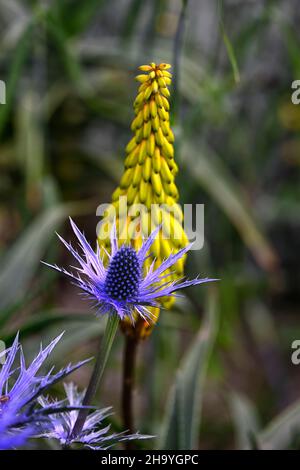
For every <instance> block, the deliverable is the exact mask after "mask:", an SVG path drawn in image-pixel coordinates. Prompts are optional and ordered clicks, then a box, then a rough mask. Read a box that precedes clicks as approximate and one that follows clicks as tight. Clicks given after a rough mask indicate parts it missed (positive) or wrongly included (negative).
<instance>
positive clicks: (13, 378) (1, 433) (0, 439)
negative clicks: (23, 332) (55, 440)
mask: <svg viewBox="0 0 300 470" xmlns="http://www.w3.org/2000/svg"><path fill="white" fill-rule="evenodd" d="M61 336H62V335H60V336H58V337H57V338H55V339H54V340H53V341H52V342H51V343H50V344H49V345H48V346H47V347H46V348H42V347H41V349H40V351H39V353H38V354H37V356H36V357H35V358H34V359H33V361H32V362H31V364H29V365H28V367H27V366H26V363H25V358H24V354H23V351H22V347H21V345H20V343H19V339H18V335H17V336H16V338H15V340H14V343H13V345H12V346H11V348H9V349H7V350H5V351H4V352H3V353H2V354H1V356H2V355H5V356H6V360H5V362H4V364H3V366H2V368H1V370H0V449H9V448H13V447H18V446H20V445H22V444H23V443H24V442H25V441H26V439H27V438H28V437H30V436H32V435H33V434H34V433H35V432H36V429H37V426H38V425H39V423H40V422H42V421H44V420H45V419H47V416H48V414H49V413H53V412H54V411H57V412H58V411H59V410H58V409H56V408H55V409H54V408H53V407H48V408H43V409H41V408H40V407H39V406H38V402H37V399H38V397H39V396H40V395H41V394H42V393H44V392H45V391H46V390H47V389H48V388H49V387H50V386H51V385H53V384H54V383H56V382H58V381H59V380H60V379H62V378H64V377H66V376H67V375H69V374H70V373H71V372H73V371H74V370H76V369H77V368H78V367H80V366H81V365H83V364H84V363H85V362H86V361H83V362H80V363H78V364H75V365H68V366H67V367H65V368H63V369H61V370H60V371H59V372H57V373H55V374H52V371H53V368H52V369H50V371H49V372H48V373H47V374H46V375H38V372H39V370H40V369H41V367H42V366H43V364H44V362H45V361H46V359H47V358H48V356H49V355H50V353H51V352H52V350H53V349H54V347H55V346H56V344H57V343H58V341H59V340H60V338H61Z"/></svg>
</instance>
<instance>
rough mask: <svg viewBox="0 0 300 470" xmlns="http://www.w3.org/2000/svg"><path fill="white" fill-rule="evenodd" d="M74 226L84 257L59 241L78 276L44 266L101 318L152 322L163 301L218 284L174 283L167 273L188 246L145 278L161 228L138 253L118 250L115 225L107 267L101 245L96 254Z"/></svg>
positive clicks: (152, 266) (192, 281)
mask: <svg viewBox="0 0 300 470" xmlns="http://www.w3.org/2000/svg"><path fill="white" fill-rule="evenodd" d="M70 222H71V226H72V229H73V231H74V233H75V235H76V237H77V240H78V242H79V243H78V245H79V249H80V253H79V252H78V251H76V250H75V249H74V248H73V246H72V245H71V243H68V242H66V241H65V240H64V239H63V238H62V237H61V236H60V235H58V237H59V239H60V240H61V242H62V243H63V244H64V245H65V246H66V248H67V249H68V250H69V251H70V252H71V254H72V255H73V256H74V258H75V259H76V261H77V262H78V264H79V266H77V267H74V269H75V271H74V272H69V271H67V270H66V269H64V268H61V267H59V266H57V265H51V264H48V263H44V264H45V265H46V266H49V267H50V268H53V269H55V270H57V271H59V272H61V273H63V274H65V275H66V276H68V277H69V278H71V279H72V281H73V283H74V284H75V285H77V286H78V287H79V288H80V289H81V290H82V291H83V292H84V293H85V294H86V295H87V296H88V297H89V298H91V299H92V300H93V301H94V302H95V306H96V308H97V314H99V315H102V314H107V313H108V314H111V313H116V314H117V315H118V316H119V317H120V319H121V320H123V319H124V318H125V317H129V318H131V320H132V322H134V318H135V315H134V314H135V313H137V314H138V315H140V316H141V317H142V318H143V319H144V320H147V321H148V320H151V315H152V314H151V312H150V310H149V309H148V308H147V307H149V306H151V307H158V306H159V303H158V301H159V299H160V298H161V297H166V296H171V297H174V296H178V294H177V291H178V290H180V289H184V288H186V287H189V286H195V285H198V284H204V283H206V282H211V281H215V280H216V279H208V278H205V279H199V278H198V277H197V278H196V279H192V280H183V279H179V280H176V281H174V280H170V272H168V274H166V271H167V270H170V268H172V266H173V265H174V264H175V263H176V262H177V261H178V260H179V259H180V258H182V257H183V256H184V255H185V253H187V252H188V251H189V250H190V248H191V246H192V245H188V246H186V247H185V248H183V249H181V250H180V251H178V252H177V253H176V254H171V255H170V256H169V257H168V258H166V259H165V260H163V261H162V263H161V264H160V266H159V267H158V268H157V269H154V265H155V261H153V263H152V264H151V266H150V268H149V269H148V271H147V273H146V274H144V271H143V266H144V262H145V260H146V259H147V258H148V256H149V255H148V253H149V251H151V246H152V244H153V242H154V240H155V237H156V236H157V234H158V232H159V230H160V228H161V227H158V228H157V229H156V230H154V231H153V232H152V234H151V235H150V236H149V238H148V239H147V240H145V241H144V243H143V245H142V247H141V248H140V250H139V251H138V252H136V251H135V250H134V249H133V248H132V247H130V246H127V245H122V246H121V247H120V248H118V240H117V234H116V225H115V224H113V228H112V231H111V236H110V241H111V253H110V254H109V253H106V254H107V256H108V258H109V261H108V266H107V267H105V266H104V263H103V258H102V257H101V255H100V248H99V245H98V244H97V248H96V251H94V250H93V249H92V247H91V245H90V244H89V243H88V241H87V239H86V237H85V236H84V234H83V233H81V232H80V230H79V229H78V227H77V225H76V224H75V223H74V222H73V220H72V219H71V218H70Z"/></svg>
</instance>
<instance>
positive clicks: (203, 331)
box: [159, 287, 217, 450]
mask: <svg viewBox="0 0 300 470" xmlns="http://www.w3.org/2000/svg"><path fill="white" fill-rule="evenodd" d="M208 302H209V303H208V308H207V314H206V317H205V319H204V324H203V326H202V327H201V328H200V330H199V332H198V334H197V335H196V338H195V340H194V341H193V343H192V345H191V347H190V348H189V349H188V351H187V353H186V355H185V357H184V358H183V360H182V363H181V365H180V366H179V369H178V371H177V373H176V378H175V382H174V384H173V387H172V388H171V391H170V394H169V396H168V398H167V409H166V414H165V418H164V423H163V429H162V433H161V440H160V443H159V448H160V449H172V450H179V449H184V450H189V449H195V448H197V444H198V430H199V427H200V419H201V404H202V399H203V388H204V381H205V377H206V373H207V368H208V363H209V359H210V354H211V350H212V346H213V343H214V340H215V336H216V329H217V295H216V290H215V288H214V287H210V288H209V295H208Z"/></svg>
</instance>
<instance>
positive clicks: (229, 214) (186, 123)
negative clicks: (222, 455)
mask: <svg viewBox="0 0 300 470" xmlns="http://www.w3.org/2000/svg"><path fill="white" fill-rule="evenodd" d="M182 5H184V6H185V8H186V10H185V18H184V28H183V30H182V37H181V42H180V43H179V46H180V47H177V48H176V47H175V48H174V41H175V38H176V31H177V26H178V19H179V18H180V14H181V8H182ZM220 6H221V8H220ZM297 6H298V2H297V0H287V1H283V0H282V1H280V0H277V1H276V0H268V1H263V2H252V1H243V0H237V1H235V2H231V1H229V0H228V1H224V2H222V4H221V5H220V2H217V1H216V2H213V1H209V0H205V1H204V0H203V1H201V2H198V1H197V0H190V1H188V2H183V3H182V2H181V1H180V0H164V1H156V0H148V1H145V0H144V1H142V0H124V1H122V2H121V1H116V0H114V1H111V0H110V1H108V0H85V1H84V2H78V1H75V0H60V1H57V0H53V1H52V2H39V1H29V0H28V1H25V0H24V1H21V0H10V1H8V0H2V1H0V26H1V47H0V79H2V80H4V81H5V83H6V104H5V105H0V137H1V141H0V170H1V171H0V257H1V272H0V338H1V339H2V338H3V339H5V340H6V341H7V342H9V341H11V339H12V337H13V335H14V334H15V332H16V331H17V330H18V329H20V330H21V339H23V340H24V342H25V344H26V346H27V348H28V351H29V353H30V351H31V350H34V349H35V348H36V345H37V343H38V342H39V341H40V340H41V338H43V340H45V341H46V340H47V338H49V337H50V336H54V335H55V334H56V332H58V331H61V330H62V329H65V330H66V334H65V339H64V341H63V344H62V347H61V349H60V350H59V353H58V354H57V366H59V365H61V361H62V357H63V358H64V360H66V359H72V360H79V359H83V358H84V357H88V356H90V355H92V354H94V351H95V347H96V343H97V341H96V338H97V336H98V335H99V334H101V332H102V331H103V324H102V322H100V321H99V320H96V319H95V318H94V316H93V314H92V312H91V311H90V309H89V306H88V305H87V304H85V303H83V302H81V301H80V300H79V298H78V296H77V293H76V291H75V289H74V288H73V287H72V286H69V285H68V284H67V283H66V281H65V280H64V279H61V278H60V277H58V276H56V275H54V274H53V273H51V272H48V271H47V270H46V269H45V268H43V267H42V266H41V265H40V262H39V261H40V259H47V260H49V261H54V262H58V261H60V262H61V261H62V258H63V257H66V256H67V255H66V253H65V252H63V250H61V249H60V247H59V246H58V243H57V240H56V237H55V235H54V232H55V230H58V229H60V230H61V231H62V233H63V234H64V235H65V236H66V237H68V235H69V234H68V233H65V232H66V231H67V230H68V228H67V225H68V224H66V220H67V216H68V215H72V217H77V216H78V217H79V216H80V219H79V221H78V223H79V225H80V226H81V227H84V230H85V232H86V234H87V236H88V239H89V240H93V239H95V238H96V233H95V226H96V223H97V222H98V221H97V219H96V216H95V212H96V207H97V206H98V204H100V203H103V202H108V201H109V200H110V197H111V193H112V191H113V189H114V188H115V186H116V183H117V181H118V180H119V177H120V175H121V172H122V160H123V155H124V147H125V144H126V143H127V141H128V140H129V138H130V129H129V125H130V121H131V118H132V116H133V111H132V102H133V99H134V96H135V92H136V84H135V83H134V80H133V77H134V74H135V71H136V67H137V65H139V64H142V63H147V61H152V60H153V61H155V62H160V61H163V62H171V63H174V64H175V65H176V70H173V72H174V73H175V74H178V82H177V85H178V90H175V92H176V93H177V95H178V103H177V104H176V106H174V110H175V109H176V113H174V114H173V116H172V120H173V128H174V131H175V135H176V158H177V162H178V164H179V167H180V172H179V174H178V179H177V183H178V187H179V188H180V193H181V203H204V204H205V246H204V248H203V250H201V251H200V252H195V253H194V256H190V259H189V262H188V266H187V273H191V274H192V273H193V274H195V273H200V274H201V275H202V274H205V275H207V276H213V277H218V278H220V279H221V282H220V283H219V286H217V287H216V288H214V289H208V288H203V289H197V290H196V291H191V292H190V293H188V297H186V298H185V299H182V300H180V301H178V302H177V304H176V305H175V307H174V310H173V311H171V312H167V311H166V312H163V314H162V315H161V319H160V322H159V325H158V326H157V327H156V328H155V331H154V333H153V335H152V337H151V338H150V340H149V341H148V342H147V343H145V344H144V345H143V347H142V348H141V350H140V358H139V363H138V379H139V380H138V383H139V385H138V390H137V392H136V396H135V399H136V412H137V417H138V419H137V427H138V428H139V429H140V430H141V431H142V432H149V433H151V434H155V435H157V439H156V441H155V443H151V442H149V443H147V444H146V445H148V446H150V447H151V446H156V445H157V446H160V447H161V448H164V447H166V446H167V447H170V446H172V447H173V448H182V447H183V448H187V447H190V448H195V447H200V448H213V449H214V448H232V447H233V448H234V447H235V448H238V447H250V448H256V447H258V448H261V447H268V448H270V447H271V448H272V447H274V448H289V447H291V448H299V446H300V444H299V435H298V429H300V417H299V403H297V402H296V401H297V399H298V400H299V399H300V397H299V393H298V392H297V390H299V385H300V382H299V381H300V379H299V377H300V376H299V372H298V370H297V367H295V366H293V365H292V364H291V360H290V355H291V349H290V348H291V343H292V341H293V340H294V339H296V338H299V337H300V318H299V280H300V270H299V252H300V250H299V226H300V220H299V206H298V203H299V195H300V194H299V162H300V159H299V155H300V106H298V107H297V106H294V105H292V103H291V99H290V95H291V83H292V81H293V80H295V79H300V49H299V45H300V37H299V28H298V24H299V20H300V13H299V8H297ZM175 44H176V43H175ZM177 67H178V68H177ZM187 182H188V184H187ZM204 318H205V319H206V320H204ZM209 319H210V320H209ZM209 321H210V322H213V323H210V327H209V326H207V324H206V322H209ZM213 325H214V326H213ZM216 325H218V329H215V328H216ZM207 329H208V330H207ZM197 331H200V332H199V333H197ZM189 343H191V346H190V347H188V345H189ZM113 349H114V350H113V354H112V359H111V362H110V364H109V367H108V370H107V376H106V381H105V384H104V389H103V391H102V396H101V401H102V402H103V403H104V404H109V405H114V407H115V409H116V412H117V413H116V419H115V421H114V422H113V426H114V427H115V428H116V429H120V426H121V425H120V421H119V413H118V412H119V388H120V372H121V371H120V369H121V365H120V364H121V354H122V337H121V335H120V336H119V338H118V340H117V342H116V344H115V345H114V348H113ZM184 355H185V356H184ZM178 363H180V367H179V369H178V370H177V365H178ZM90 367H91V366H89V365H88V366H86V368H85V371H84V372H81V373H77V375H76V380H77V381H78V383H79V384H80V385H81V386H85V385H86V383H87V377H88V374H90ZM176 370H177V372H176ZM172 384H173V385H172ZM167 389H170V390H171V391H170V393H169V394H166V393H165V390H167ZM57 392H58V393H60V392H61V389H60V387H58V390H57ZM291 403H294V404H293V405H291V406H292V408H290V409H288V410H287V411H283V410H285V408H286V406H287V405H290V404H291ZM164 410H165V411H164ZM279 413H282V414H281V415H280V416H279V418H277V419H276V420H275V421H274V422H272V423H271V424H270V425H268V426H267V423H268V422H269V421H270V420H271V419H272V418H273V417H274V416H275V415H277V414H279ZM162 414H164V419H163V422H162V419H161V417H162ZM200 415H201V420H200ZM200 424H201V426H200ZM265 426H267V427H266V429H265V430H263V429H264V427H265ZM143 445H144V443H143Z"/></svg>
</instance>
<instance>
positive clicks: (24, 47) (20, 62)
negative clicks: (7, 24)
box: [0, 22, 33, 137]
mask: <svg viewBox="0 0 300 470" xmlns="http://www.w3.org/2000/svg"><path fill="white" fill-rule="evenodd" d="M32 30H33V22H31V23H30V24H29V25H28V26H27V28H26V29H25V31H24V32H23V34H22V36H21V37H20V39H19V41H18V43H17V45H16V47H15V49H14V52H13V54H12V60H11V64H10V68H9V72H8V76H7V77H4V79H5V82H6V104H5V106H0V137H1V136H2V133H3V131H4V128H5V125H6V122H7V119H8V117H9V113H10V111H11V109H12V106H13V100H14V94H15V90H16V85H17V83H18V80H19V79H20V77H21V74H22V70H23V67H24V65H25V62H26V60H27V57H28V56H29V52H30V40H31V35H32Z"/></svg>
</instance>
